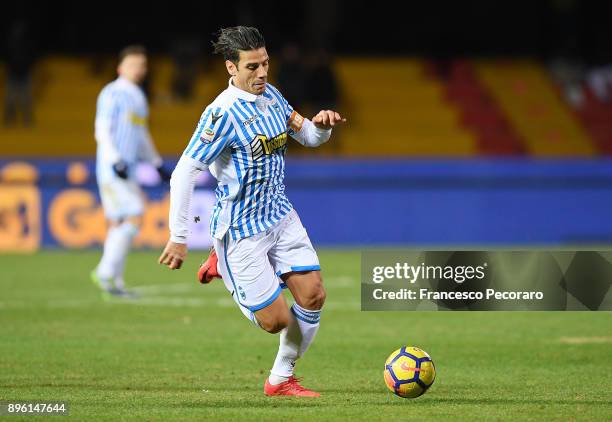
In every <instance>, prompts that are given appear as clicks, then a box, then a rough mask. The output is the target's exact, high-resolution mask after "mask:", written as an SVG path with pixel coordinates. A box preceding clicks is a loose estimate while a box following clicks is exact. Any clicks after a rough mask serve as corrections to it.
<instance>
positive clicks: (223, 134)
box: [184, 106, 236, 165]
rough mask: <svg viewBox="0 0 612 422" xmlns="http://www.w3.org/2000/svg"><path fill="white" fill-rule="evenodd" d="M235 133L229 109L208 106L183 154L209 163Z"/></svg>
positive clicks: (229, 141)
mask: <svg viewBox="0 0 612 422" xmlns="http://www.w3.org/2000/svg"><path fill="white" fill-rule="evenodd" d="M235 135H236V132H235V130H234V125H233V120H232V118H231V116H230V113H229V111H227V110H224V109H222V108H221V107H213V106H209V107H207V108H206V110H204V113H202V116H201V117H200V121H199V122H198V125H197V127H196V129H195V131H194V132H193V135H192V136H191V140H190V141H189V145H188V146H187V148H186V149H185V152H184V155H186V156H188V157H191V158H193V159H196V160H198V161H200V162H201V163H204V164H206V165H210V164H212V162H213V161H215V160H216V159H217V157H218V156H219V155H220V154H221V152H223V150H224V149H225V148H226V147H228V146H229V145H231V143H232V142H233V141H234V138H235Z"/></svg>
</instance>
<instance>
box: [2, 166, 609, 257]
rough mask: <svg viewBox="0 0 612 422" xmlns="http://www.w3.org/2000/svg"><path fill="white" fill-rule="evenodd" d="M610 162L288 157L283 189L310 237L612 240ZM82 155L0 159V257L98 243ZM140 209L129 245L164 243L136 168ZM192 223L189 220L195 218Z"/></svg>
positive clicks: (205, 214) (158, 191) (161, 189)
mask: <svg viewBox="0 0 612 422" xmlns="http://www.w3.org/2000/svg"><path fill="white" fill-rule="evenodd" d="M610 164H611V160H593V159H583V160H575V159H574V160H566V159H563V160H525V159H516V160H513V159H496V160H492V159H471V160H439V159H436V160H424V159H419V160H406V159H401V160H399V159H398V160H389V159H387V160H382V159H381V160H378V159H377V160H337V159H325V160H321V159H317V160H310V159H309V160H306V159H292V160H288V163H287V166H286V169H287V176H286V180H285V181H286V186H287V194H288V196H289V198H290V200H291V201H292V203H293V204H294V206H295V207H296V209H297V210H298V212H299V213H300V216H301V218H302V221H303V223H304V225H305V226H306V228H307V230H308V232H309V234H310V236H311V238H312V240H313V242H314V243H315V244H317V245H321V246H357V245H415V246H416V245H418V246H424V245H432V246H433V245H462V246H469V245H475V246H476V245H480V246H482V245H564V244H571V245H576V244H596V243H610V242H612V219H610V215H612V166H611V165H610ZM94 174H95V173H94V162H93V161H91V160H70V161H68V160H26V161H14V160H13V161H6V160H4V161H2V160H0V251H34V250H37V249H39V248H41V247H65V248H76V249H78V248H89V247H96V246H99V245H101V244H102V241H103V239H104V235H105V230H106V228H105V224H104V216H103V211H102V209H101V207H100V203H99V196H98V193H97V188H96V185H95V177H94ZM138 178H139V180H140V182H141V183H142V184H143V185H145V192H146V196H147V197H148V204H149V205H148V207H147V212H146V214H145V218H144V226H143V230H142V231H141V233H140V235H139V236H138V238H137V239H136V244H137V246H139V247H149V248H160V247H162V246H163V244H164V243H165V241H166V239H167V214H168V192H167V190H168V188H167V186H160V185H157V183H158V176H157V174H156V172H155V171H154V169H151V168H149V167H147V166H144V165H143V166H142V167H141V168H139V169H138ZM213 182H214V180H212V178H211V176H210V175H209V174H208V173H206V174H203V177H202V179H201V180H200V181H199V182H198V189H197V193H196V195H197V198H196V199H195V200H194V204H196V206H197V207H198V208H197V209H195V210H193V215H194V221H193V222H192V231H193V232H194V235H193V236H192V245H191V246H192V247H194V248H206V247H208V246H209V244H210V239H209V233H208V218H209V212H210V209H211V208H212V204H213V202H214V195H213V193H212V190H213V189H212V188H213ZM195 216H197V217H199V219H197V220H198V221H195V220H196V219H195Z"/></svg>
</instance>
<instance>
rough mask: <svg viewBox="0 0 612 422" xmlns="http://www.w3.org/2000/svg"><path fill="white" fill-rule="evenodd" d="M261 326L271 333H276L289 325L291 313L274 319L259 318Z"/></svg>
mask: <svg viewBox="0 0 612 422" xmlns="http://www.w3.org/2000/svg"><path fill="white" fill-rule="evenodd" d="M257 322H258V323H259V326H260V327H261V328H262V329H263V330H264V331H267V332H268V333H270V334H276V333H278V332H280V331H282V330H283V329H284V328H286V327H288V326H289V315H288V314H287V315H283V316H281V317H277V318H274V319H269V320H263V321H260V320H259V319H258V320H257Z"/></svg>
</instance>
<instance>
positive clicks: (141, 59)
mask: <svg viewBox="0 0 612 422" xmlns="http://www.w3.org/2000/svg"><path fill="white" fill-rule="evenodd" d="M117 72H118V73H119V75H120V76H123V77H124V78H126V79H128V80H130V81H132V82H134V83H135V84H139V83H141V82H142V81H143V80H144V78H145V76H147V56H145V55H144V54H130V55H128V56H126V57H124V58H123V61H122V62H121V63H119V67H118V68H117Z"/></svg>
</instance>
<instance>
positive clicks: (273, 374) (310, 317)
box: [268, 303, 321, 385]
mask: <svg viewBox="0 0 612 422" xmlns="http://www.w3.org/2000/svg"><path fill="white" fill-rule="evenodd" d="M291 313H292V318H291V322H290V324H289V326H288V327H287V328H285V329H284V330H282V331H281V333H280V345H279V347H278V354H277V355H276V359H275V360H274V366H273V367H272V370H271V371H270V377H269V378H268V381H269V382H270V384H272V385H277V384H280V383H283V382H285V381H287V379H289V377H291V376H292V375H293V368H294V367H295V361H296V360H297V359H298V358H299V357H300V356H302V355H303V354H304V353H306V350H308V346H310V344H311V343H312V341H313V339H314V337H315V335H316V334H317V330H318V329H319V320H320V318H321V311H320V310H318V311H309V310H307V309H304V308H302V307H301V306H299V305H298V304H297V303H295V304H293V306H292V307H291Z"/></svg>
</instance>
